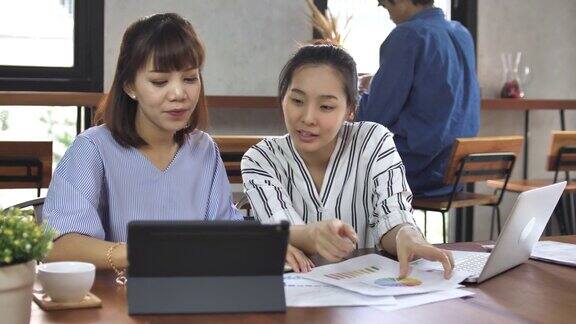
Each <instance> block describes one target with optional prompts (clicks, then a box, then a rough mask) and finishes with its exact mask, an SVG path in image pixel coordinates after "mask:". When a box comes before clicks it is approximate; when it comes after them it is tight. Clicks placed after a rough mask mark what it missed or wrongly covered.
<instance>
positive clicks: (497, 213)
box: [496, 206, 502, 236]
mask: <svg viewBox="0 0 576 324" xmlns="http://www.w3.org/2000/svg"><path fill="white" fill-rule="evenodd" d="M496 215H497V216H496V217H497V219H496V220H497V221H498V223H497V224H498V236H500V230H501V228H502V226H501V225H500V224H501V220H502V218H500V206H496Z"/></svg>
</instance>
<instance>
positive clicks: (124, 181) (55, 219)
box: [43, 14, 241, 269]
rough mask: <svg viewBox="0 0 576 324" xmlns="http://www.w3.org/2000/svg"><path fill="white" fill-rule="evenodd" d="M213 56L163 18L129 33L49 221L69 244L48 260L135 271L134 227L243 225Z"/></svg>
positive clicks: (182, 23) (68, 160)
mask: <svg viewBox="0 0 576 324" xmlns="http://www.w3.org/2000/svg"><path fill="white" fill-rule="evenodd" d="M203 63H204V49H203V46H202V44H201V43H200V40H199V38H198V36H197V35H196V33H195V31H194V29H193V28H192V26H191V24H190V23H189V22H188V21H186V20H184V19H183V18H182V17H180V16H178V15H176V14H156V15H152V16H148V17H145V18H142V19H140V20H138V21H137V22H135V23H133V24H132V25H131V26H130V27H129V28H128V29H127V30H126V33H125V34H124V38H123V40H122V45H121V49H120V55H119V58H118V64H117V68H116V74H115V78H114V82H113V84H112V88H111V90H110V93H109V95H108V97H107V100H106V102H105V103H104V105H103V106H102V108H103V110H100V111H99V116H100V118H98V116H97V119H100V120H103V122H104V124H103V125H100V126H96V127H92V128H90V129H88V130H86V131H85V132H83V133H82V134H80V135H78V136H77V137H76V139H75V140H74V143H73V144H72V146H71V147H70V148H69V149H68V151H67V152H66V154H65V155H64V157H63V158H62V161H61V162H60V163H59V164H58V167H57V168H56V171H55V173H54V176H53V178H52V183H51V184H50V188H49V190H48V195H47V197H46V200H45V203H44V210H43V215H44V217H45V219H46V220H47V222H48V224H49V225H51V226H52V227H54V228H55V229H56V230H58V231H59V233H60V237H59V238H58V239H57V240H56V241H55V242H54V248H53V250H52V252H51V253H50V255H49V256H48V261H57V260H80V261H87V262H91V263H94V264H95V265H96V266H97V267H98V268H116V269H120V268H125V267H126V265H127V260H126V246H125V245H124V244H122V243H118V242H125V241H126V236H127V224H128V222H129V221H131V220H164V219H174V220H192V219H197V220H213V219H224V220H225V219H241V217H240V215H239V214H238V212H237V211H236V209H235V208H234V207H233V205H232V199H231V194H230V185H229V183H228V178H227V177H226V172H225V170H224V167H223V163H222V160H221V159H220V154H219V152H218V149H217V147H216V145H215V144H214V142H213V141H212V139H211V138H210V137H209V136H208V135H207V134H206V133H204V132H202V131H200V130H199V129H198V128H203V127H205V126H206V123H207V117H206V116H207V112H206V104H205V100H204V89H203V85H202V78H201V72H200V69H201V68H202V65H203Z"/></svg>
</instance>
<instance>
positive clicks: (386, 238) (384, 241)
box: [380, 223, 426, 255]
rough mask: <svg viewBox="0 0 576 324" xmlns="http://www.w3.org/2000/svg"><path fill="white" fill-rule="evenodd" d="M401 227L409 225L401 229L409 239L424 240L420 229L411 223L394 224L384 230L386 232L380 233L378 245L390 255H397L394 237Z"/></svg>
mask: <svg viewBox="0 0 576 324" xmlns="http://www.w3.org/2000/svg"><path fill="white" fill-rule="evenodd" d="M403 227H409V228H406V229H403V230H402V235H406V236H407V238H408V239H409V240H411V241H414V242H420V241H424V242H425V241H426V240H425V239H424V238H423V237H422V234H421V233H420V231H418V229H417V228H416V227H415V226H414V225H413V224H409V223H404V224H400V225H397V226H395V227H394V228H392V229H391V230H389V231H388V232H386V234H384V235H382V237H381V238H380V247H382V249H383V250H384V251H386V252H387V253H390V254H392V255H397V253H398V252H397V251H398V248H397V246H396V237H397V235H398V232H399V231H400V229H401V228H403Z"/></svg>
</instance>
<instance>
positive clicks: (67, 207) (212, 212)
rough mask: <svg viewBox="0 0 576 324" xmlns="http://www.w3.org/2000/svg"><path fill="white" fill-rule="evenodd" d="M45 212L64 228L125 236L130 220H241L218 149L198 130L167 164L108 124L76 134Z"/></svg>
mask: <svg viewBox="0 0 576 324" xmlns="http://www.w3.org/2000/svg"><path fill="white" fill-rule="evenodd" d="M43 217H44V219H45V220H46V221H47V222H48V224H49V225H50V226H52V227H53V228H55V229H56V230H57V231H58V232H59V234H60V235H64V234H67V233H80V234H84V235H88V236H92V237H95V238H99V239H104V240H107V241H114V242H119V241H126V239H127V224H128V222H130V221H132V220H241V219H242V216H241V215H240V214H239V213H238V211H237V210H236V209H235V208H234V206H233V204H232V196H231V191H230V184H229V182H228V178H227V177H226V171H225V169H224V165H223V163H222V160H221V158H220V154H219V151H218V148H217V147H216V145H215V144H214V142H213V141H212V139H211V138H210V136H208V134H206V133H204V132H202V131H198V130H196V131H194V132H193V133H191V134H190V135H189V136H188V137H187V138H186V141H185V142H184V144H183V145H182V146H181V147H180V149H179V150H178V152H177V153H176V155H175V156H174V159H173V160H172V162H171V163H170V165H169V166H168V167H167V168H166V170H164V171H161V170H159V169H158V168H156V167H155V166H154V165H153V164H152V163H151V162H150V161H149V160H148V159H147V158H146V157H145V156H144V155H142V153H140V151H138V149H136V148H133V147H130V148H124V147H122V146H120V145H119V144H118V143H117V142H116V141H115V140H114V138H113V137H112V134H111V133H110V131H109V130H108V128H106V126H97V127H92V128H90V129H88V130H86V131H85V132H83V133H82V134H80V135H78V136H77V137H76V139H75V140H74V143H72V145H71V146H70V148H69V149H68V151H66V154H65V155H64V157H63V158H62V160H61V161H60V163H59V164H58V167H57V168H56V171H55V172H54V175H53V177H52V182H51V183H50V187H49V189H48V195H47V197H46V201H45V202H44V209H43Z"/></svg>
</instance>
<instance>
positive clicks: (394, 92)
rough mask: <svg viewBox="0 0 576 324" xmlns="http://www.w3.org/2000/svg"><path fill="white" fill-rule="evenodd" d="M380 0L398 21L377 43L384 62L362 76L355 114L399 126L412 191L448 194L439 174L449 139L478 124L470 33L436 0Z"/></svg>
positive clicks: (399, 143)
mask: <svg viewBox="0 0 576 324" xmlns="http://www.w3.org/2000/svg"><path fill="white" fill-rule="evenodd" d="M378 2H379V5H381V6H383V7H384V8H386V9H387V10H388V12H389V13H390V18H391V19H392V21H393V22H394V23H395V24H396V25H397V26H396V28H395V29H394V30H393V31H392V32H391V33H390V35H389V36H388V37H387V38H386V40H385V41H384V43H382V45H381V47H380V68H379V69H378V71H377V72H376V74H375V75H374V77H373V78H370V77H367V78H363V79H362V80H361V82H360V91H361V92H362V98H361V101H360V107H359V110H358V119H359V120H368V121H374V122H378V123H381V124H382V125H384V126H386V127H388V128H389V129H390V130H391V131H392V132H393V133H394V141H395V142H396V147H397V149H398V152H399V153H400V156H401V157H402V160H403V162H404V165H405V167H406V174H407V177H408V183H409V184H410V188H411V189H412V191H413V193H414V195H415V196H420V197H422V196H441V195H446V194H449V193H450V190H451V186H447V185H446V184H444V183H443V181H442V180H443V178H444V171H445V169H446V166H447V163H448V160H449V158H450V152H451V149H452V144H453V143H454V140H455V139H456V138H459V137H472V136H476V134H477V133H478V128H479V115H480V91H479V87H478V81H477V78H476V67H475V58H474V43H473V40H472V37H471V35H470V33H469V32H468V30H466V28H465V27H464V26H462V25H461V24H460V23H458V22H453V21H448V20H446V18H445V17H444V13H443V12H442V10H441V9H439V8H435V7H433V5H434V0H379V1H378ZM370 80H371V82H370ZM366 81H367V82H366Z"/></svg>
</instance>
